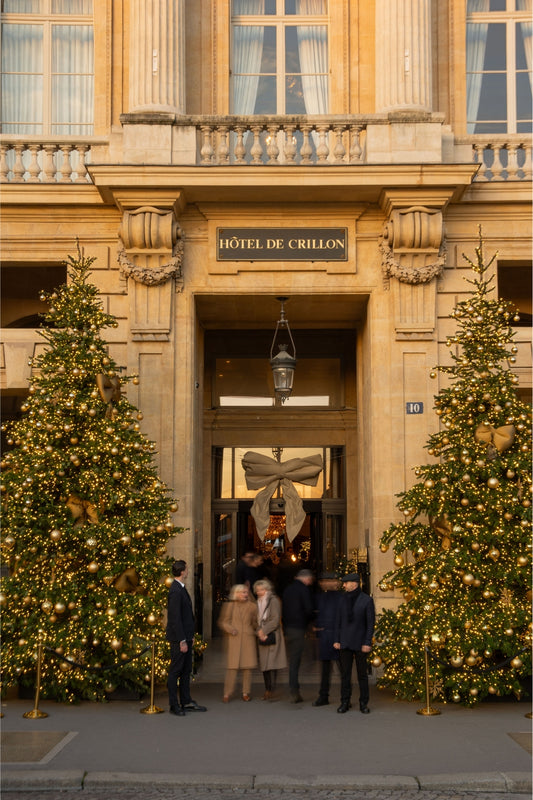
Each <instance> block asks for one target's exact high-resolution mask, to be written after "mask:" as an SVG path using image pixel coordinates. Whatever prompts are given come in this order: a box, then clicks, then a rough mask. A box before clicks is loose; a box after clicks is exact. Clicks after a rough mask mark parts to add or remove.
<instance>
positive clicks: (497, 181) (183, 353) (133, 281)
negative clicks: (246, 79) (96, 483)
mask: <svg viewBox="0 0 533 800" xmlns="http://www.w3.org/2000/svg"><path fill="white" fill-rule="evenodd" d="M329 5H330V12H329V15H328V25H329V36H330V47H331V52H332V54H334V59H332V62H331V74H330V80H331V99H330V106H331V112H332V113H331V114H329V115H320V116H314V117H313V116H312V115H304V116H300V117H298V116H294V117H288V116H286V117H284V116H283V115H280V116H266V115H264V116H261V115H255V116H254V115H251V116H236V115H232V114H231V106H230V98H229V88H228V86H229V64H230V55H231V52H230V41H231V37H230V3H229V0H216V1H215V0H178V1H177V2H176V1H175V0H172V2H171V0H150V2H141V1H140V0H121V2H111V0H94V10H95V13H94V25H95V54H96V59H95V61H96V70H95V95H96V102H95V127H94V135H93V136H90V137H81V138H80V137H63V138H61V137H40V138H39V137H36V136H32V137H26V138H25V137H24V136H17V135H11V134H9V135H8V134H3V135H1V136H0V144H1V146H2V152H3V155H4V158H3V165H4V166H3V167H2V174H1V180H2V182H3V186H2V196H3V197H2V203H3V211H2V220H1V225H2V258H3V261H4V262H5V264H7V265H10V266H11V267H13V266H15V267H16V266H17V265H20V266H21V267H22V266H25V267H27V266H34V267H36V268H38V267H39V266H43V265H48V264H49V265H55V264H57V263H58V262H59V261H60V260H61V259H63V258H65V257H66V256H67V255H68V254H72V253H73V252H74V251H75V246H76V239H79V241H80V244H81V246H82V247H83V249H84V252H85V254H87V255H91V256H96V258H97V260H96V262H95V265H94V272H93V280H94V282H95V283H96V284H97V285H98V287H99V289H100V291H101V294H102V298H103V299H104V302H105V305H106V309H107V310H108V311H109V312H110V313H112V314H114V315H116V317H117V319H118V321H119V326H118V328H117V329H114V330H112V331H110V333H109V337H110V339H109V340H110V346H111V350H112V353H113V356H114V357H115V358H116V359H117V360H118V361H119V363H121V364H124V366H125V367H126V368H127V371H128V372H129V373H138V374H139V376H140V383H139V385H138V386H133V385H131V386H130V387H129V389H128V396H129V399H130V400H131V401H132V402H133V403H135V404H136V405H137V406H138V407H139V408H140V409H141V410H142V412H143V414H144V422H143V429H144V432H145V433H146V434H147V435H148V436H149V438H150V439H153V440H154V441H155V442H156V443H157V450H158V459H159V463H160V470H161V473H162V476H163V478H164V480H165V481H166V482H167V483H168V484H169V485H170V486H172V487H173V490H174V492H175V495H176V496H177V497H178V498H179V501H180V504H179V511H178V512H177V514H176V522H177V524H179V525H182V526H184V527H185V528H187V532H186V533H185V534H183V535H182V536H181V537H180V538H179V539H178V540H176V541H174V542H173V543H172V545H171V547H172V552H173V554H175V555H176V556H179V557H184V558H186V559H187V560H188V561H189V562H190V563H194V564H196V565H199V564H201V566H202V574H203V586H202V597H201V599H202V605H203V628H204V633H205V634H207V635H209V633H210V631H211V624H212V609H213V605H214V603H215V598H214V597H213V592H212V587H213V585H214V582H215V583H216V580H215V578H216V576H215V574H214V572H215V569H216V567H215V563H214V562H215V556H214V548H215V542H214V538H215V530H214V521H213V520H214V514H213V506H212V497H213V493H214V487H213V468H212V460H213V452H214V448H230V447H241V446H253V447H262V448H271V447H283V448H307V449H309V450H311V451H312V450H313V448H323V447H332V446H335V447H341V448H344V456H345V487H346V491H345V496H344V498H343V499H344V508H343V511H342V513H343V514H344V520H345V522H344V526H345V527H344V536H345V547H346V550H347V551H350V550H351V549H352V548H360V549H365V550H366V548H368V558H369V563H370V565H371V576H372V585H371V587H369V588H370V590H371V591H372V592H373V593H374V595H375V599H376V603H377V605H378V607H379V608H381V607H383V606H384V605H387V604H390V603H394V602H395V598H394V595H393V594H391V593H388V594H387V595H383V594H381V593H379V592H377V589H376V587H377V583H378V581H379V578H380V576H381V575H382V574H383V573H384V572H385V571H387V570H388V569H390V568H391V563H390V562H391V559H390V554H382V553H380V551H379V547H378V541H379V536H380V533H381V531H382V530H384V529H385V528H386V527H387V526H388V525H389V524H390V522H391V521H392V520H395V519H397V518H398V511H397V510H396V507H395V495H396V494H397V493H398V492H400V491H402V490H403V489H405V488H406V487H408V486H410V485H411V484H412V482H413V480H414V473H413V469H412V468H413V466H414V465H416V464H417V463H421V462H424V461H425V460H426V459H427V454H426V451H425V449H424V445H425V443H426V441H427V437H428V435H429V434H430V433H431V432H432V431H434V430H435V427H436V425H437V424H438V420H437V418H436V416H435V415H434V414H433V412H432V405H433V396H434V395H435V394H436V393H437V391H438V386H437V385H436V384H435V382H434V381H430V380H429V378H428V376H429V372H430V371H431V369H432V367H433V366H434V365H435V364H437V363H443V361H445V360H446V358H447V348H446V346H445V341H446V337H447V335H449V334H450V332H451V331H453V329H454V323H453V320H451V319H450V318H449V313H450V311H451V309H452V308H453V306H454V305H455V303H456V301H457V300H458V299H459V298H460V296H461V294H462V293H464V291H465V287H466V284H465V282H464V280H463V277H464V276H465V274H466V273H467V267H466V264H465V262H464V259H463V258H462V254H463V253H467V254H468V255H470V256H472V254H473V251H474V247H475V246H476V242H477V237H478V226H479V225H481V226H482V229H483V236H484V240H485V243H486V247H487V250H488V251H490V252H491V253H492V252H494V251H498V253H499V256H498V261H497V263H498V264H502V265H504V266H505V265H527V264H530V260H531V135H530V134H527V135H524V134H522V135H518V134H515V135H512V134H508V135H498V136H493V137H492V138H491V137H487V136H484V137H476V136H468V135H467V133H466V110H465V107H466V97H465V93H466V88H465V69H466V67H465V25H466V21H465V8H464V7H465V3H464V0H445V2H441V1H440V0H439V2H436V0H369V1H367V0H365V2H362V1H361V0H359V2H353V1H352V2H349V0H339V2H337V1H336V2H330V3H329ZM247 137H248V138H247ZM246 141H247V142H250V141H253V142H254V143H255V151H254V147H253V146H252V148H251V149H250V148H249V146H248V150H246V148H245V145H244V144H243V143H244V142H246ZM295 142H298V145H296V144H295ZM306 142H307V143H310V144H309V147H310V148H311V150H312V152H313V155H312V156H309V157H308V159H307V160H306V153H305V144H306ZM302 143H303V144H302ZM296 147H298V148H299V150H298V151H296V150H295V148H296ZM245 152H246V153H247V154H248V155H245ZM503 152H504V153H505V159H502V160H500V161H499V160H498V159H500V156H501V154H502V153H503ZM487 153H489V156H490V158H489V161H488V162H487V160H486V159H487ZM492 158H494V162H493V161H492ZM487 163H490V164H492V169H487ZM32 164H33V169H32V168H31V165H32ZM499 164H501V165H505V167H504V166H502V168H501V169H499V167H498V165H499ZM32 176H33V178H35V180H32ZM289 227H290V228H297V229H300V230H302V231H306V230H307V231H309V232H310V235H314V233H313V231H315V230H316V229H319V228H343V229H345V230H346V236H347V258H346V260H344V261H335V260H326V259H325V258H324V257H323V256H321V257H320V259H318V260H312V259H305V260H300V261H296V260H289V259H285V260H283V259H281V260H270V259H264V260H261V259H260V258H259V257H258V258H257V259H255V258H254V259H253V260H246V261H243V260H238V259H235V260H227V259H224V260H221V259H219V258H217V235H218V234H217V231H218V230H219V229H226V228H227V229H235V228H245V229H250V230H254V229H257V228H266V229H272V230H275V229H280V228H281V229H283V228H289ZM29 230H31V239H30V237H29V235H28V232H29ZM259 255H261V254H259ZM280 295H283V296H286V297H288V298H290V302H289V304H288V305H287V315H288V318H289V320H290V324H291V328H292V330H293V334H294V335H295V338H296V340H297V341H298V339H300V342H301V341H302V339H304V338H305V336H306V335H307V332H308V331H321V330H324V331H326V330H328V331H335V330H349V331H353V332H354V341H355V345H354V347H353V350H352V352H351V353H350V354H349V356H348V357H347V358H344V360H343V365H344V366H343V370H344V373H343V375H344V377H343V378H342V380H343V381H344V384H343V390H342V401H341V402H340V403H338V404H337V405H336V406H335V407H328V408H327V409H324V408H319V407H315V408H304V407H302V408H297V407H289V406H287V407H272V408H260V409H257V408H253V407H244V408H238V409H236V408H231V407H227V408H226V407H222V406H220V405H218V404H217V402H216V396H215V392H214V390H213V383H214V376H213V374H212V367H211V366H209V365H210V364H211V365H212V363H214V362H213V354H212V353H211V352H209V349H208V346H207V345H206V342H208V341H212V337H211V338H210V337H209V332H210V331H240V332H241V333H242V336H243V339H246V337H247V336H248V335H249V334H250V333H251V332H253V331H256V330H257V331H265V330H271V331H272V333H273V330H274V327H275V322H276V319H277V316H276V315H277V313H278V303H277V301H276V300H275V298H276V297H278V296H280ZM515 299H516V300H521V301H522V302H523V303H524V304H525V306H524V310H525V311H526V312H528V313H529V314H531V300H530V299H529V306H528V305H527V303H528V301H527V299H526V298H523V297H522V298H520V297H517V298H515ZM19 312H20V313H18V316H21V317H22V316H24V313H25V307H24V301H23V300H20V302H19ZM15 316H17V315H15ZM298 331H301V335H300V337H298ZM530 332H531V331H530V329H527V328H520V329H519V332H518V342H519V353H518V363H517V370H518V374H519V375H520V379H521V386H522V387H524V389H525V388H527V387H528V386H531V378H530V372H529V364H530V357H531V353H530ZM2 341H3V344H2V355H3V361H2V364H1V372H0V377H1V386H2V389H3V390H4V391H5V392H7V393H8V394H9V393H11V394H16V393H17V392H18V393H21V394H23V392H24V390H25V388H26V386H27V380H28V377H29V372H28V370H29V367H28V366H27V359H28V356H31V355H32V354H33V352H34V350H35V348H36V347H38V346H40V344H39V343H38V337H37V336H36V334H35V332H34V331H33V330H22V329H19V328H16V327H15V328H11V327H5V328H4V329H3V330H2ZM244 355H246V351H245V348H244V349H243V356H244ZM254 355H255V353H254ZM264 358H265V362H264V365H265V370H266V371H268V370H269V369H270V368H269V364H268V350H265V353H264ZM298 369H299V366H297V372H296V375H297V376H298ZM347 376H351V377H353V382H352V383H351V382H350V381H349V380H348V379H347ZM352 386H353V388H351V387H352ZM323 389H324V386H323V385H321V390H323ZM317 393H320V392H317ZM408 402H416V403H420V404H423V409H424V410H423V413H421V414H413V415H409V414H406V403H408ZM235 541H236V540H235ZM239 555H240V553H238V552H234V553H233V554H232V557H233V558H237V557H238V556H239Z"/></svg>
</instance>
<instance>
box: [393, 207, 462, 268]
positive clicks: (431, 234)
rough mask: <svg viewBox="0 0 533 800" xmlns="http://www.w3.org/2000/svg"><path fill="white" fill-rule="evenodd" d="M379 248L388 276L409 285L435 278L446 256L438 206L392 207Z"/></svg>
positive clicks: (442, 225) (442, 222)
mask: <svg viewBox="0 0 533 800" xmlns="http://www.w3.org/2000/svg"><path fill="white" fill-rule="evenodd" d="M379 247H380V250H381V254H382V259H383V260H382V265H383V270H384V272H385V274H386V276H387V277H394V278H397V279H398V280H399V281H401V282H402V283H410V284H420V283H427V282H429V281H431V280H432V279H433V278H436V277H438V276H439V275H440V274H441V272H442V270H443V267H444V262H445V259H446V240H445V231H444V221H443V215H442V211H441V209H439V208H428V207H426V206H410V207H409V208H396V209H393V210H392V211H391V213H390V216H389V219H388V220H387V222H386V223H385V225H384V227H383V233H382V235H381V237H380V240H379Z"/></svg>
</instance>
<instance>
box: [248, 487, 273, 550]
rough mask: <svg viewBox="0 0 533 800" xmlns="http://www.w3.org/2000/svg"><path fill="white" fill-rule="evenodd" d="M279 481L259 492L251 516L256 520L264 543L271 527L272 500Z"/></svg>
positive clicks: (258, 532)
mask: <svg viewBox="0 0 533 800" xmlns="http://www.w3.org/2000/svg"><path fill="white" fill-rule="evenodd" d="M277 485H278V481H277V480H275V481H272V482H271V483H269V484H268V485H267V486H265V488H264V489H262V490H261V491H260V492H258V493H257V494H256V496H255V499H254V502H253V504H252V510H251V512H250V513H251V515H252V517H253V518H254V522H255V527H256V528H257V535H258V536H259V538H260V539H261V541H263V539H264V538H265V533H266V532H267V530H268V526H269V525H270V498H271V497H272V495H273V494H274V492H275V491H276V488H277Z"/></svg>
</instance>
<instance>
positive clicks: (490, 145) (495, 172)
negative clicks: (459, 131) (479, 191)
mask: <svg viewBox="0 0 533 800" xmlns="http://www.w3.org/2000/svg"><path fill="white" fill-rule="evenodd" d="M455 141H456V144H469V145H470V146H471V147H472V154H473V161H474V163H475V164H479V165H480V168H479V172H478V173H477V175H476V177H475V178H474V180H475V181H476V182H478V183H479V182H487V181H491V182H496V181H530V180H531V144H532V137H531V134H502V135H500V136H495V135H488V134H486V135H483V136H468V137H461V138H458V139H456V140H455Z"/></svg>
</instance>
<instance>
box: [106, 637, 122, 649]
mask: <svg viewBox="0 0 533 800" xmlns="http://www.w3.org/2000/svg"><path fill="white" fill-rule="evenodd" d="M109 646H110V647H111V650H120V648H121V647H122V642H121V640H120V639H111V642H110V643H109Z"/></svg>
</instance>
